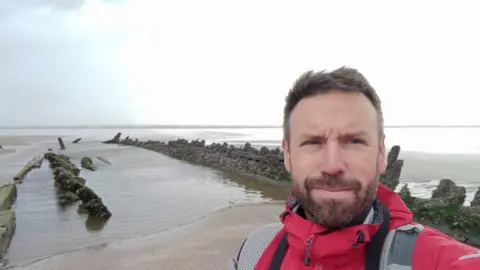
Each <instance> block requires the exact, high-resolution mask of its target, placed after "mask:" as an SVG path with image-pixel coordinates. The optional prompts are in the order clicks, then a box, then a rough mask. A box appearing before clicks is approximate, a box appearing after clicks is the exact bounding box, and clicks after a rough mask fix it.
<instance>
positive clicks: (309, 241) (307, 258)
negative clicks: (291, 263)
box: [303, 234, 315, 266]
mask: <svg viewBox="0 0 480 270" xmlns="http://www.w3.org/2000/svg"><path fill="white" fill-rule="evenodd" d="M313 237H315V234H312V235H310V237H309V238H308V239H307V241H306V242H305V243H306V244H307V245H306V246H305V258H304V260H303V265H304V266H309V265H310V248H311V246H312V242H313Z"/></svg>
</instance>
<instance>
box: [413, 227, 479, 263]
mask: <svg viewBox="0 0 480 270" xmlns="http://www.w3.org/2000/svg"><path fill="white" fill-rule="evenodd" d="M413 270H480V250H479V249H477V248H474V247H472V246H469V245H466V244H464V243H461V242H458V241H456V240H455V239H453V238H451V237H449V236H447V235H445V234H443V233H441V232H439V231H438V230H435V229H432V228H428V227H426V228H425V229H424V230H423V231H422V232H421V233H420V235H419V236H418V238H417V242H416V244H415V248H414V250H413Z"/></svg>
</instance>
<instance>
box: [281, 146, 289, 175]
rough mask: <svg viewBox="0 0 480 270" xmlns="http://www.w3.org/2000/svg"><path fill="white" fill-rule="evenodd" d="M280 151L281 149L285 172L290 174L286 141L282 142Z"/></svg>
mask: <svg viewBox="0 0 480 270" xmlns="http://www.w3.org/2000/svg"><path fill="white" fill-rule="evenodd" d="M282 149H283V162H284V164H285V170H287V172H289V173H290V170H291V164H290V147H289V144H288V142H287V140H285V139H283V140H282Z"/></svg>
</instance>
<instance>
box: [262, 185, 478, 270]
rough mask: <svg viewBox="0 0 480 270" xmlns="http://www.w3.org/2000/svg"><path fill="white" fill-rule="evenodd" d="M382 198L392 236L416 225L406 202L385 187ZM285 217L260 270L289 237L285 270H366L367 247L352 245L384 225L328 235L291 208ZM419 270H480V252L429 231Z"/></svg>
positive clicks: (420, 243)
mask: <svg viewBox="0 0 480 270" xmlns="http://www.w3.org/2000/svg"><path fill="white" fill-rule="evenodd" d="M378 198H379V200H380V202H381V203H382V204H383V205H384V206H386V207H387V208H388V209H389V211H390V226H389V230H392V229H395V228H398V227H399V226H402V225H406V224H412V223H413V221H412V216H413V215H412V212H411V211H410V210H409V209H408V208H407V206H406V205H405V203H404V202H403V200H402V199H401V198H400V197H399V196H398V194H396V193H395V192H393V191H391V190H390V189H388V188H386V187H384V186H383V185H380V186H379V189H378ZM287 212H289V213H288V214H287V215H282V223H283V225H284V226H283V229H282V230H281V231H280V232H279V233H278V234H277V235H276V236H275V237H274V239H273V240H272V242H271V244H270V245H269V246H268V247H267V249H266V250H265V251H264V253H263V254H262V256H261V257H260V260H259V261H258V263H257V265H256V267H255V270H268V267H269V265H270V261H271V259H272V257H273V254H274V253H275V250H276V248H277V246H278V244H279V242H280V239H281V237H282V235H283V234H284V233H285V232H288V234H289V235H288V249H287V251H286V253H285V257H284V260H283V263H282V268H281V270H297V269H312V270H331V269H332V270H333V269H335V270H337V269H345V270H347V269H352V270H362V269H364V265H365V257H366V246H365V244H359V246H357V247H353V246H352V243H353V242H355V241H356V240H357V238H358V235H357V234H356V232H357V231H359V230H363V231H364V232H365V239H364V243H368V242H369V241H370V238H371V236H372V235H373V234H374V233H375V232H376V231H377V230H378V227H379V224H361V225H356V226H352V227H349V228H346V229H343V230H339V231H335V232H331V233H327V234H322V232H325V231H326V229H325V228H324V227H322V226H320V225H319V224H317V223H314V222H311V221H309V220H306V219H304V218H302V217H301V216H299V215H297V214H296V213H293V212H292V211H291V210H290V207H288V206H287ZM309 239H310V240H311V241H310V243H311V244H310V248H309V252H308V253H309V256H308V257H309V260H310V264H309V265H308V266H305V265H304V260H305V255H306V253H307V252H306V251H307V240H309ZM412 260H413V262H412V263H413V266H412V269H413V270H433V269H435V270H447V269H448V270H480V251H479V250H477V249H475V248H473V247H471V246H468V245H465V244H463V243H460V242H458V241H456V240H455V239H453V238H451V237H449V236H447V235H445V234H443V233H441V232H439V231H437V230H435V229H432V228H429V227H426V226H425V228H424V230H423V231H421V232H420V234H419V236H418V238H417V241H416V242H415V246H414V250H413V258H412Z"/></svg>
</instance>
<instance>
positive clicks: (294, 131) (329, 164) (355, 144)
mask: <svg viewBox="0 0 480 270" xmlns="http://www.w3.org/2000/svg"><path fill="white" fill-rule="evenodd" d="M289 124H290V142H289V143H288V142H287V141H285V140H284V141H283V143H282V147H283V151H284V155H285V167H286V169H287V171H288V172H289V173H290V174H291V177H292V181H293V191H294V194H295V195H296V197H297V199H298V201H299V202H300V204H301V205H302V206H303V207H304V208H305V210H306V212H307V214H308V215H309V217H310V218H311V219H313V220H314V221H316V222H318V223H320V224H321V225H323V226H325V227H327V228H331V229H334V228H342V227H345V226H348V225H349V223H350V222H351V221H352V220H353V219H355V218H356V217H358V216H359V215H361V214H362V213H363V212H365V210H366V209H367V208H368V207H369V206H371V205H372V202H373V200H374V198H375V196H376V191H377V188H378V179H379V175H380V174H382V173H384V172H385V166H386V163H385V145H384V138H383V136H382V137H379V125H378V118H377V111H376V110H375V108H374V107H373V105H372V104H371V103H370V101H369V100H368V98H367V97H365V96H364V95H362V94H356V93H348V92H342V91H330V92H328V93H325V94H318V95H316V96H313V97H309V98H305V99H302V100H301V101H300V102H299V103H298V104H297V105H296V107H295V108H294V110H293V111H292V113H291V115H290V123H289Z"/></svg>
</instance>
